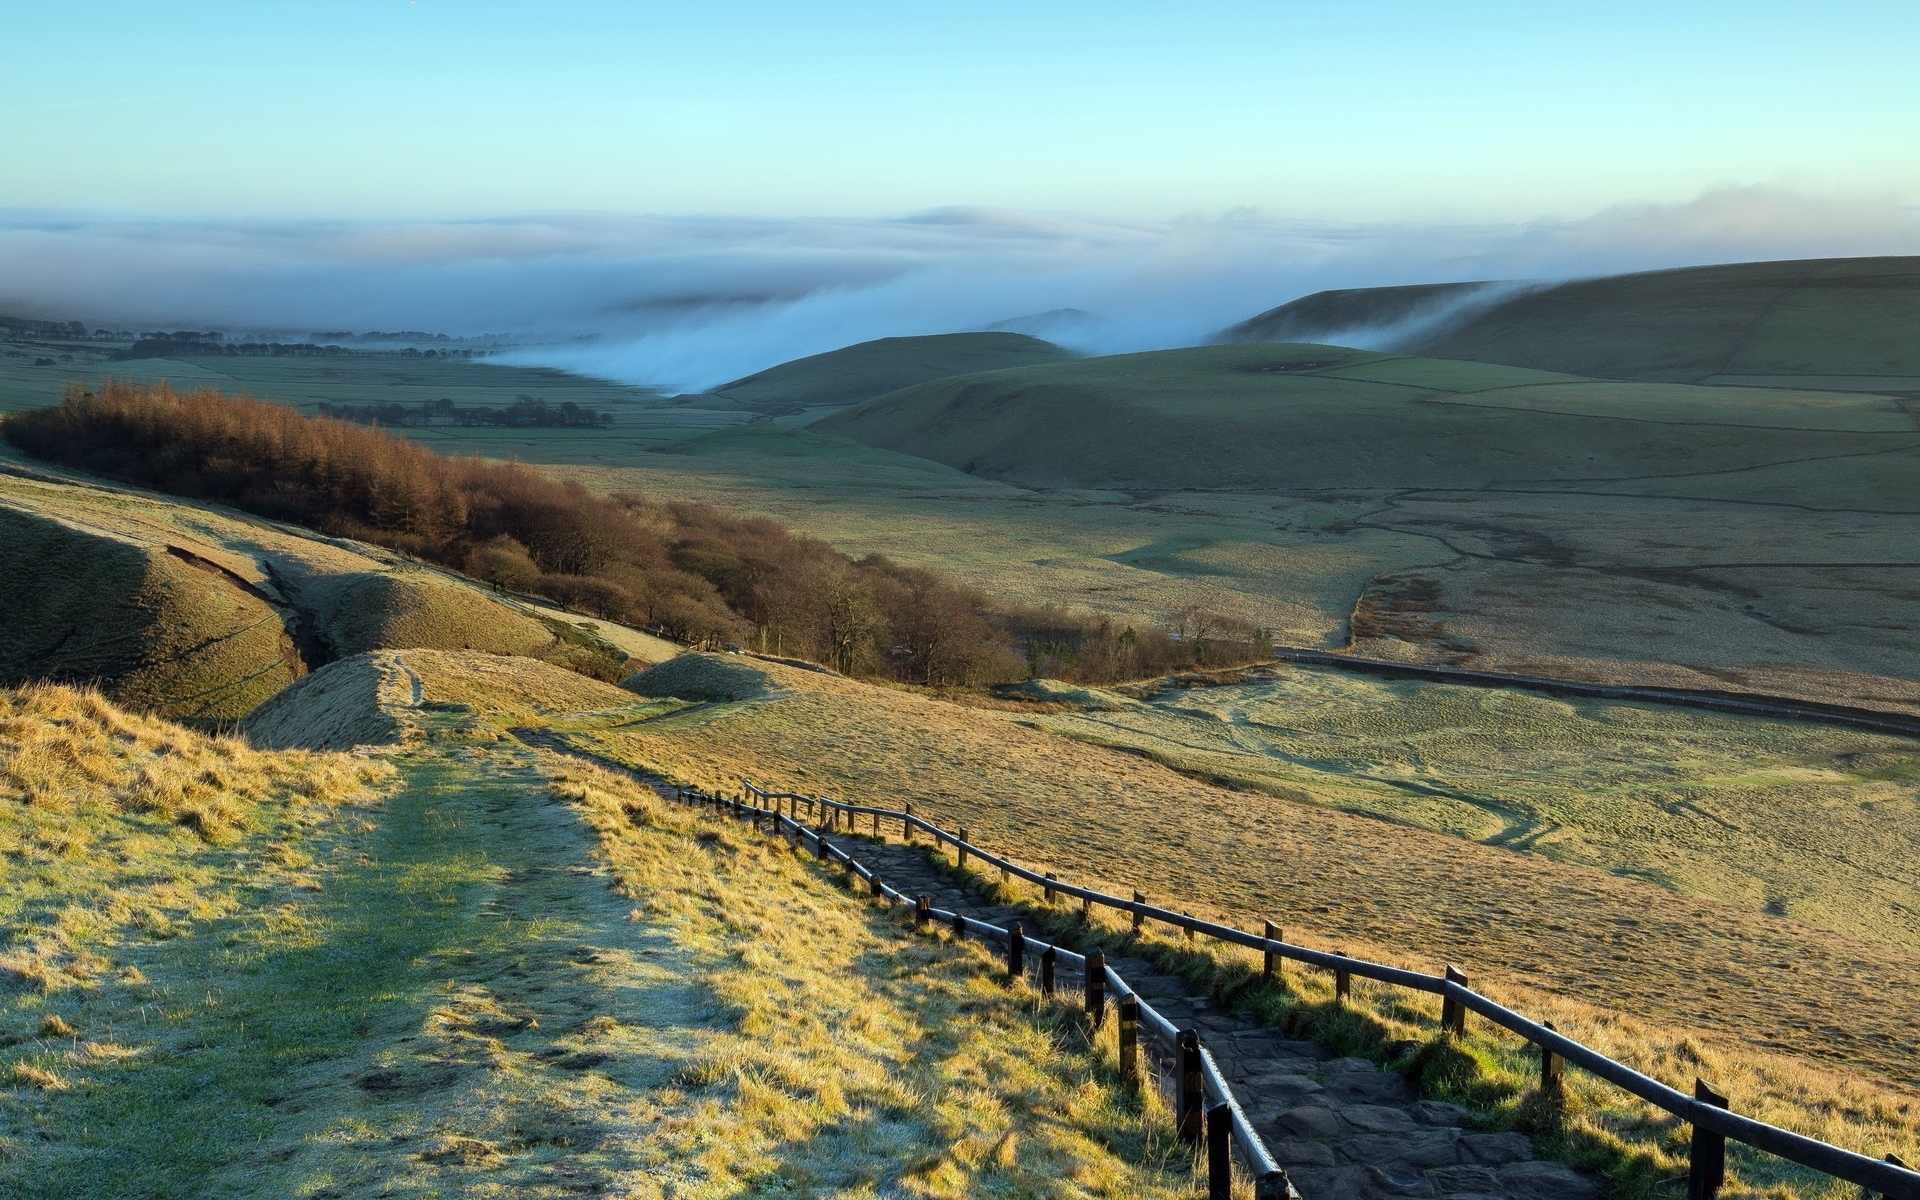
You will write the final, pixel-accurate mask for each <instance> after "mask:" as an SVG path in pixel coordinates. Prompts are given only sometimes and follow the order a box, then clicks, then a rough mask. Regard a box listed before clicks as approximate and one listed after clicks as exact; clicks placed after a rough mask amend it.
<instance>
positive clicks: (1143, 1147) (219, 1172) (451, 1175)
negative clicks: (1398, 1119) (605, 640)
mask: <svg viewBox="0 0 1920 1200" xmlns="http://www.w3.org/2000/svg"><path fill="white" fill-rule="evenodd" d="M523 661H524V660H523ZM461 662H462V660H461V658H460V657H459V656H441V657H435V656H433V655H427V656H425V657H424V658H421V659H419V660H417V661H414V662H412V663H411V664H410V665H411V667H412V669H415V670H417V672H418V675H419V677H420V679H421V681H422V687H423V697H422V699H421V700H420V701H419V702H415V701H414V700H412V699H409V698H406V697H401V698H399V699H398V700H397V701H396V703H395V709H396V712H404V713H408V714H410V715H409V716H408V718H407V721H406V725H407V728H408V730H409V738H408V740H407V741H405V742H404V743H402V744H400V745H397V746H395V747H392V748H389V749H386V750H382V751H379V752H377V753H376V754H375V755H374V756H365V755H317V756H316V755H312V754H307V753H304V752H266V753H262V752H255V751H250V750H246V749H245V748H244V747H236V746H235V745H234V744H233V743H225V742H215V741H212V740H211V739H205V738H200V737H198V736H197V735H193V734H189V733H185V732H184V731H180V730H177V729H169V728H168V727H166V726H164V725H162V724H160V723H157V722H151V721H144V720H142V719H140V718H130V717H126V716H124V715H122V714H118V713H115V712H113V710H111V709H110V708H109V707H107V706H104V705H102V704H101V703H100V702H99V701H98V700H97V698H88V697H86V696H84V695H80V694H76V693H71V692H63V691H60V690H57V689H54V690H45V689H43V690H40V691H36V692H28V693H10V694H7V695H6V697H5V703H6V704H7V705H8V706H9V707H8V709H7V711H6V714H5V718H4V719H6V720H7V721H8V723H9V732H10V735H11V736H10V738H9V740H8V742H6V743H4V744H0V787H4V788H6V789H7V790H8V792H9V794H8V796H7V801H8V802H7V803H6V804H5V805H4V816H5V821H4V823H0V837H4V838H5V839H6V840H7V844H8V847H9V849H10V850H11V851H14V853H10V854H9V855H8V856H7V857H6V858H5V859H4V860H0V880H4V881H5V883H6V884H7V886H6V887H5V888H4V889H3V890H0V895H4V897H5V898H6V903H7V904H8V906H9V913H8V915H9V918H10V924H11V925H12V926H13V927H14V928H13V932H12V934H11V935H10V938H11V940H10V943H9V945H8V947H7V955H8V957H7V964H8V965H9V966H10V967H12V968H13V969H14V970H15V971H16V972H17V971H20V970H24V969H29V968H31V969H33V970H36V971H39V972H40V973H41V974H42V975H43V976H45V978H46V980H47V982H46V984H45V985H44V986H41V987H36V988H31V989H21V988H18V987H8V988H6V989H4V990H0V1030H4V1033H5V1039H4V1040H5V1046H4V1048H3V1049H0V1072H4V1077H5V1084H6V1090H5V1092H4V1093H3V1094H4V1095H5V1103H4V1104H0V1136H4V1137H5V1139H6V1140H5V1142H4V1143H0V1145H3V1146H4V1149H5V1153H4V1154H0V1190H4V1191H5V1192H6V1194H7V1195H9V1196H18V1197H22V1198H26V1197H43V1196H44V1197H56V1196H61V1197H64V1196H74V1195H81V1194H84V1195H87V1196H89V1197H99V1198H102V1200H106V1198H116V1200H117V1198H121V1197H157V1196H172V1195H186V1194H195V1195H206V1194H220V1195H236V1196H260V1197H267V1196H325V1195H367V1194H386V1195H414V1196H430V1195H455V1194H458V1195H498V1194H502V1193H507V1192H510V1193H511V1194H513V1195H516V1196H536V1197H541V1196H556V1197H557V1196H565V1195H575V1194H579V1193H580V1192H581V1191H583V1190H586V1191H593V1192H616V1193H619V1194H630V1195H643V1196H668V1195H686V1194H735V1193H739V1192H742V1191H756V1190H757V1191H793V1192H800V1193H808V1192H811V1193H813V1194H824V1195H873V1194H876V1193H875V1189H876V1188H889V1189H891V1188H896V1187H899V1186H901V1185H902V1184H903V1183H904V1184H906V1185H909V1186H911V1187H912V1188H913V1190H914V1193H915V1194H918V1195H926V1196H933V1197H942V1196H954V1197H959V1196H977V1195H989V1196H1000V1195H1006V1196H1019V1195H1032V1194H1036V1193H1037V1192H1038V1191H1041V1190H1044V1189H1046V1188H1048V1187H1050V1186H1052V1181H1056V1180H1061V1179H1072V1180H1076V1181H1078V1183H1079V1184H1080V1186H1084V1187H1088V1188H1091V1189H1098V1190H1099V1191H1100V1193H1101V1194H1105V1195H1112V1196H1119V1197H1139V1198H1142V1200H1146V1198H1160V1197H1165V1198H1167V1200H1172V1198H1173V1197H1176V1196H1186V1195H1189V1194H1191V1187H1192V1182H1191V1181H1192V1176H1191V1162H1192V1160H1191V1157H1190V1155H1188V1154H1186V1153H1184V1152H1182V1151H1179V1150H1177V1149H1175V1147H1174V1144H1173V1143H1172V1140H1171V1138H1170V1135H1169V1131H1168V1129H1167V1125H1166V1122H1165V1119H1164V1116H1162V1115H1160V1114H1158V1113H1157V1112H1155V1110H1153V1109H1151V1108H1149V1109H1147V1110H1145V1111H1143V1110H1142V1109H1141V1108H1139V1107H1138V1106H1137V1105H1134V1104H1132V1103H1129V1102H1127V1101H1125V1100H1124V1098H1123V1097H1121V1095H1120V1094H1119V1092H1118V1091H1117V1089H1116V1088H1115V1087H1114V1086H1113V1084H1112V1074H1111V1069H1110V1065H1109V1064H1110V1053H1111V1052H1110V1051H1109V1050H1105V1049H1104V1048H1097V1047H1095V1048H1090V1047H1089V1046H1088V1044H1087V1041H1086V1039H1085V1038H1084V1037H1083V1036H1081V1035H1079V1034H1077V1033H1076V1032H1075V1028H1076V1027H1075V1026H1074V1025H1073V1024H1072V1022H1071V1021H1070V1020H1069V1019H1068V1016H1067V1014H1066V1012H1065V1010H1064V1009H1062V1008H1060V1007H1058V1006H1054V1005H1048V1004H1043V1003H1039V1002H1037V1000H1036V999H1034V998H1029V997H1028V996H1026V995H1025V994H1023V993H1019V992H1011V993H1010V992H1008V991H1007V989H1006V988H1005V987H1004V986H1003V985H1002V984H1001V983H1000V982H999V981H998V980H997V979H996V977H995V971H994V967H993V964H992V962H991V960H990V959H989V958H988V957H987V956H986V955H985V954H984V953H982V952H980V951H979V950H978V949H977V948H968V947H961V946H954V945H951V944H949V943H946V942H942V941H937V940H932V939H924V938H915V937H913V936H912V935H911V934H908V933H905V932H903V931H902V930H901V929H900V928H899V926H898V925H897V924H895V923H893V922H891V921H889V920H886V919H884V918H882V917H881V916H880V915H879V914H878V913H877V912H875V911H874V910H872V909H869V908H867V907H865V906H864V905H863V904H862V903H861V902H860V901H859V900H858V899H856V898H854V897H853V896H850V895H848V894H846V893H844V892H841V891H839V890H838V889H836V888H834V887H832V886H831V885H830V884H829V883H827V882H826V881H825V880H824V879H822V878H821V877H820V875H819V873H818V872H817V871H815V870H814V869H812V868H810V867H807V866H805V865H802V864H801V863H799V862H797V861H796V860H795V859H793V858H792V857H791V856H789V855H787V854H785V853H783V852H776V850H775V849H774V848H773V846H772V845H771V844H770V843H768V842H766V841H764V840H761V839H758V838H755V837H753V836H751V835H736V834H735V833H734V832H732V831H721V830H712V829H709V828H707V827H704V826H702V825H701V824H700V823H699V822H697V820H695V819H693V818H691V817H688V816H685V815H682V814H680V813H678V812H668V811H665V810H663V809H662V808H661V806H660V805H659V803H658V801H657V800H654V799H652V798H651V797H650V796H647V795H642V794H641V793H640V792H639V791H638V790H636V789H635V788H634V787H633V785H631V784H630V783H627V782H625V781H623V780H616V779H614V778H613V777H611V776H607V775H603V774H600V773H597V772H593V771H591V770H582V769H579V768H575V767H568V766H566V765H564V764H562V763H560V762H558V761H557V760H554V759H552V758H550V757H547V756H544V755H540V754H536V753H534V752H532V751H529V750H527V749H525V748H523V747H521V746H520V745H519V744H518V743H516V742H514V741H512V740H511V739H508V738H504V737H503V736H502V734H501V733H500V727H501V725H503V724H505V723H507V722H509V721H511V720H514V719H525V718H524V711H525V710H524V709H522V710H521V715H520V716H518V717H516V716H514V715H513V714H512V712H511V710H510V709H509V710H501V709H493V710H482V711H480V712H476V711H475V710H474V708H472V707H471V706H468V705H465V704H463V703H462V702H461V701H456V700H453V699H451V698H450V697H451V696H456V695H457V696H460V697H462V699H463V700H465V701H475V702H479V703H483V704H484V703H486V702H487V701H488V700H489V699H493V700H498V699H500V698H501V697H502V696H503V695H504V694H509V693H515V692H519V691H523V690H525V688H524V687H522V686H521V685H522V684H524V683H525V682H527V681H526V680H523V679H513V678H505V679H502V680H499V681H498V683H499V684H500V685H502V686H496V687H493V688H491V689H490V688H489V687H487V686H486V685H485V684H484V682H476V679H475V678H474V677H472V676H470V675H466V674H464V673H463V671H462V669H461ZM343 665H344V664H343ZM521 671H522V673H523V674H524V675H527V676H530V677H531V676H538V675H541V674H542V673H544V672H551V673H552V674H554V675H556V676H558V677H559V678H560V679H561V680H562V682H563V683H564V684H565V687H567V688H575V689H578V688H581V687H583V686H585V683H586V682H587V681H582V682H581V683H566V682H565V681H567V680H575V679H577V677H574V676H567V675H565V674H564V673H561V672H554V671H553V669H552V668H546V667H542V666H539V665H538V664H526V665H524V666H523V667H522V668H521ZM533 682H534V684H535V690H538V680H534V681H533ZM443 686H446V687H447V689H448V690H447V691H446V692H445V693H443V692H442V687H443ZM503 688H504V691H503ZM589 690H590V689H589ZM583 698H587V699H598V700H599V701H600V702H602V703H611V704H615V705H618V706H620V709H621V711H622V712H623V713H624V714H625V715H626V716H627V717H628V718H629V719H634V718H640V717H644V716H646V715H648V714H649V713H655V712H658V711H660V710H661V709H662V708H667V709H670V708H671V707H672V705H671V704H668V705H664V706H663V705H657V704H656V705H649V704H647V703H645V702H642V701H639V700H637V699H636V698H635V697H633V696H632V695H630V694H628V693H624V692H619V691H617V690H615V689H612V688H602V689H601V693H600V694H598V695H597V696H596V697H583ZM76 718H79V719H76ZM116 734H118V737H117V738H116ZM43 744H44V745H45V747H46V748H47V749H48V750H52V751H56V752H57V754H56V757H60V758H64V759H65V760H66V761H68V762H70V763H79V764H80V765H81V768H82V770H84V771H86V772H87V773H86V774H85V775H81V774H78V773H73V772H72V769H71V768H68V770H69V775H68V776H67V777H64V778H61V779H56V780H53V781H49V780H48V779H47V778H46V777H45V776H44V774H43V773H39V772H41V769H42V768H43V767H44V765H45V764H44V762H43V761H42V760H39V759H36V760H33V761H32V762H29V761H27V760H26V758H25V756H24V755H23V754H22V753H21V752H20V750H19V749H18V747H20V746H22V745H25V746H42V745H43ZM60 747H64V748H65V749H64V750H61V749H60ZM114 755H120V756H122V757H123V758H128V756H130V759H128V761H124V762H123V763H122V765H121V769H122V770H123V771H124V772H125V773H127V774H133V773H136V772H141V771H145V772H147V774H148V775H152V774H153V773H154V772H155V771H156V770H157V771H159V772H160V773H161V774H162V775H163V776H165V777H169V778H170V777H171V775H167V773H168V772H169V771H171V772H172V774H175V775H180V776H182V777H191V776H192V775H193V773H194V772H198V771H200V770H201V769H203V766H204V765H205V763H206V762H208V761H209V760H211V761H213V762H215V763H217V764H218V765H219V768H220V769H222V770H224V771H226V772H227V774H228V775H229V777H230V778H233V779H235V780H238V779H241V778H245V779H247V780H248V781H249V786H250V788H251V790H250V792H249V793H248V795H247V797H246V799H245V801H244V803H242V804H241V805H240V806H239V807H238V808H237V809H236V810H235V811H234V813H233V817H234V821H235V824H234V826H233V829H232V830H231V831H230V832H228V833H226V834H224V835H222V836H221V837H220V838H219V839H218V840H209V839H206V838H203V837H201V836H199V835H198V834H196V833H195V832H194V831H193V829H191V828H188V827H185V826H182V825H180V824H177V823H175V822H174V821H173V820H172V819H171V817H170V815H169V814H167V813H164V812H157V811H154V810H152V809H150V808H147V807H144V806H143V805H140V804H129V805H126V806H124V807H121V808H116V807H114V805H113V804H112V799H113V797H115V796H117V795H119V794H120V793H119V792H116V791H114V790H113V789H114V788H117V787H124V786H125V785H124V784H115V783H113V782H111V780H110V778H109V777H108V776H106V775H103V774H102V773H101V772H100V770H99V769H97V768H96V767H95V766H94V765H93V764H94V763H95V761H96V760H100V759H108V758H111V757H113V756H114ZM175 762H178V763H179V766H178V767H173V766H171V764H173V763H175ZM329 773H331V774H329ZM333 775H337V776H339V779H338V781H337V782H334V781H332V776H333ZM255 779H257V780H258V781H259V782H258V784H257V785H256V784H253V783H252V782H251V781H252V780H255ZM302 780H306V781H307V782H302ZM23 787H25V788H28V789H29V790H30V793H31V795H30V798H31V799H32V800H33V802H32V803H19V802H17V801H18V795H17V794H18V792H19V790H20V789H21V788H23ZM36 789H37V790H36ZM203 790H204V788H203ZM76 839H78V840H76ZM155 877H158V878H160V879H162V880H165V881H166V882H164V883H163V884H159V885H155V884H153V883H152V882H151V881H152V880H153V879H154V878H155ZM36 948H37V949H36ZM854 1031H857V1032H858V1034H859V1036H858V1037H849V1036H847V1035H848V1034H849V1033H851V1032H854ZM1103 1054H1105V1055H1106V1056H1107V1057H1106V1058H1105V1059H1103Z"/></svg>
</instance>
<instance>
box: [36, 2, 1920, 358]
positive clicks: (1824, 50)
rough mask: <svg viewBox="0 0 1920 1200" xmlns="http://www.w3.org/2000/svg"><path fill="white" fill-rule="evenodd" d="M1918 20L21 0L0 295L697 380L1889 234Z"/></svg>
mask: <svg viewBox="0 0 1920 1200" xmlns="http://www.w3.org/2000/svg"><path fill="white" fill-rule="evenodd" d="M1916 63H1920V4H1916V3H1914V2H1913V0H1902V2H1901V3H1891V2H1887V3H1877V2H1876V3H1829V4H1826V5H1813V4H1807V3H1804V0H1802V2H1799V3H1794V4H1784V3H1777V2H1774V0H1748V2H1743V3H1739V4H1733V3H1692V4H1686V3H1679V4H1675V3H1665V4H1650V3H1641V2H1639V0H1619V2H1613V3H1608V4H1605V5H1602V4H1581V5H1574V4H1564V3H1560V4H1556V3H1545V4H1543V3H1539V2H1537V0H1535V2H1532V3H1526V4H1520V3H1489V2H1477V3H1476V2H1473V0H1468V2H1465V3H1455V4H1451V5H1441V4H1435V3H1430V2H1429V3H1420V4H1414V3H1390V2H1386V0H1358V2H1350V3H1344V4H1338V5H1335V4H1312V5H1307V4H1299V3H1292V2H1290V0H1278V2H1270V3H1247V2H1243V0H1187V2H1185V3H1180V4H1177V5H1176V4H1173V3H1165V4H1153V5H1148V4H1140V3H1135V2H1132V0H1106V2H1104V3H1099V4H1091V3H1078V2H1075V3H1032V2H1028V3H1022V4H1013V3H1005V2H1002V0H974V2H972V3H967V4H954V3H951V2H947V3H941V4H937V5H936V4H922V3H910V2H905V0H891V2H888V3H878V2H868V0H827V2H824V3H822V2H819V0H814V2H809V3H800V4H795V3H790V2H789V3H782V4H771V3H755V2H741V0H704V2H703V3H700V4H697V5H696V4H680V5H673V6H668V5H661V4H653V3H609V2H604V0H553V2H549V3H546V4H539V5H535V4H527V3H520V4H506V3H499V2H497V0H465V2H462V3H457V4H456V3H452V2H451V0H418V2H417V3H409V2H407V0H333V2H332V3H327V4H314V3H304V4H296V3H291V2H289V0H252V2H249V3H244V4H242V3H223V2H207V3H184V4H183V3H175V4H172V5H159V4H154V3H152V2H151V0H145V2H142V3H130V2H122V0H111V2H105V3H84V2H78V0H76V2H69V3H62V4H52V3H42V2H38V0H15V3H13V4H12V5H10V6H9V7H8V9H7V11H6V15H5V17H4V18H3V19H0V308H3V309H5V310H7V311H10V312H17V313H23V314H37V315H43V316H48V317H56V318H62V319H64V318H71V317H80V318H82V319H86V320H88V321H90V322H92V323H97V324H108V325H112V326H113V327H115V328H156V327H167V328H183V327H185V328H205V327H209V326H212V327H216V328H223V329H255V330H259V331H284V332H286V333H288V334H292V335H297V336H305V335H306V332H307V331H313V330H326V329H343V328H350V329H368V328H384V329H395V328H416V329H434V330H442V331H446V332H450V333H456V334H465V333H483V332H502V333H509V334H514V335H516V336H522V337H525V338H527V339H529V340H533V341H539V342H543V343H544V344H545V345H544V348H541V349H536V350H531V351H529V352H528V353H529V354H530V355H532V356H533V357H532V358H531V359H530V360H529V361H545V362H550V363H553V364H555V365H563V366H569V367H573V368H576V369H580V370H586V371H592V372H594V373H598V374H605V375H610V376H613V377H616V378H622V379H630V380H633V381H635V382H642V383H657V384H660V385H662V386H667V387H674V388H693V387H701V386H707V385H709V384H712V383H715V382H718V381H720V380H724V379H727V378H732V377H734V376H738V375H744V374H746V373H748V372H750V371H752V370H757V369H759V368H760V367H764V366H767V365H770V364H772V363H774V362H778V361H780V360H781V359H784V358H789V357H794V356H797V355H800V354H807V353H814V352H817V351H820V350H825V349H830V348H832V347H834V346H839V345H845V344H847V343H849V342H853V341H858V340H862V339H865V338H870V337H881V336H889V335H893V334H911V333H935V332H943V331H948V330H958V329H974V328H981V327H983V326H986V325H991V324H994V323H997V322H1000V321H1003V320H1006V319H1009V318H1018V317H1021V316H1023V315H1028V314H1034V313H1043V312H1047V311H1050V310H1054V309H1062V308H1068V309H1081V310H1086V311H1087V312H1089V313H1091V314H1092V316H1090V317H1088V318H1086V319H1084V320H1077V321H1076V323H1073V324H1072V325H1071V326H1070V327H1068V326H1063V327H1061V328H1060V330H1059V331H1058V332H1049V333H1048V336H1058V337H1061V338H1063V339H1067V340H1072V341H1073V344H1075V345H1077V346H1078V347H1079V348H1081V349H1085V350H1089V351H1096V352H1097V351H1117V350H1130V349H1148V348H1155V347H1162V346H1172V345H1182V344H1191V343H1192V342H1193V341H1195V340H1198V339H1202V338H1204V337H1206V336H1207V334H1208V333H1209V332H1210V331H1212V330H1214V329H1217V328H1219V327H1221V326H1222V325H1225V324H1228V323H1230V322H1232V321H1235V320H1239V319H1241V318H1243V317H1245V316H1248V315H1250V314H1252V313H1254V312H1258V311H1260V310H1262V309H1265V308H1268V307H1270V306H1272V305H1275V304H1279V303H1283V302H1285V301H1287V300H1290V299H1293V298H1294V297H1297V296H1299V295H1302V294H1305V293H1306V292H1309V291H1313V290H1316V289H1319V288H1326V287H1353V286H1369V285H1374V284H1390V283H1420V282H1434V281H1440V280H1448V279H1513V280H1524V279H1548V278H1566V277H1569V276H1575V275H1583V274H1604V273H1609V272H1614V271H1624V270H1636V269H1646V268H1655V267H1663V266H1679V265H1686V264H1692V263H1704V262H1724V261H1733V260H1742V259H1760V258H1789V257H1818V256H1828V255H1848V254H1898V253H1905V254H1913V253H1920V121H1916V120H1915V116H1916V114H1920V70H1915V64H1916ZM582 334H584V335H588V337H589V338H590V339H591V340H590V341H587V342H578V341H574V340H573V339H575V338H576V337H578V336H579V335H582ZM1076 339H1077V340H1076Z"/></svg>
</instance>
